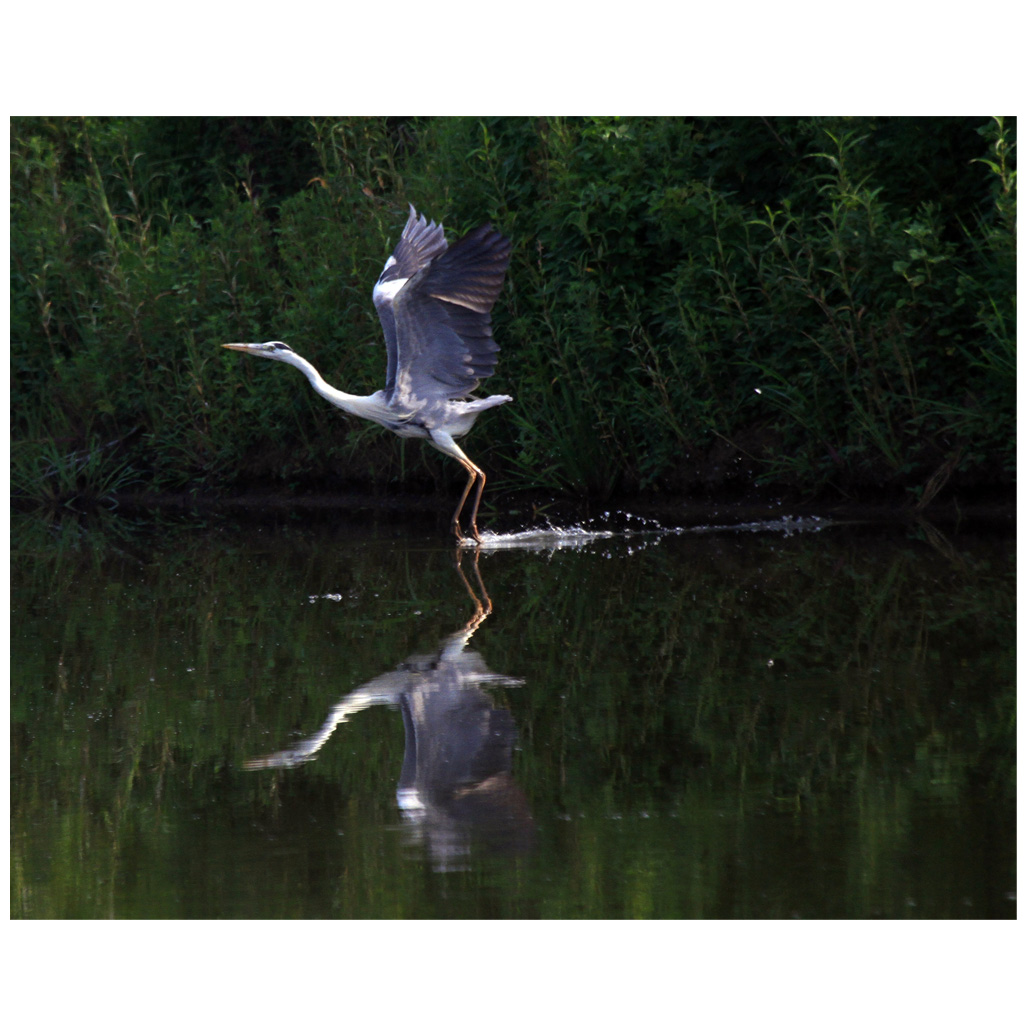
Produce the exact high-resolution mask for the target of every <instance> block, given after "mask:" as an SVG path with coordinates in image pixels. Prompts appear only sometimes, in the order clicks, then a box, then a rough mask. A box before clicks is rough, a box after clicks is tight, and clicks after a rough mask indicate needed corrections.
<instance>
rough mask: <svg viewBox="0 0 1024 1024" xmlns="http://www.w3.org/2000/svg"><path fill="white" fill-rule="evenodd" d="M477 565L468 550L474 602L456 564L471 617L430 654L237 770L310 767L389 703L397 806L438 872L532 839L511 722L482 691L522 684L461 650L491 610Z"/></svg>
mask: <svg viewBox="0 0 1024 1024" xmlns="http://www.w3.org/2000/svg"><path fill="white" fill-rule="evenodd" d="M478 560H479V552H478V551H477V552H474V558H473V573H474V576H475V579H476V583H477V587H478V588H479V595H478V594H477V592H476V591H474V589H473V587H472V586H471V585H470V583H469V581H468V580H467V579H466V575H465V573H464V572H463V571H462V566H461V558H460V557H459V556H457V557H456V569H457V571H458V574H459V577H460V579H461V580H462V582H463V584H464V585H465V587H466V590H467V592H468V593H469V596H470V599H471V600H472V602H473V605H474V613H473V616H472V617H471V618H470V620H469V621H468V622H467V623H466V625H465V626H464V627H463V628H462V629H460V630H458V632H455V633H452V634H451V636H449V637H447V638H446V639H445V640H444V641H443V642H442V643H441V644H440V645H439V648H438V651H437V653H436V654H433V655H427V656H416V657H411V658H407V659H406V660H405V661H403V662H402V663H401V664H400V665H399V666H398V667H397V668H396V669H395V670H394V671H393V672H385V673H384V674H383V675H380V676H377V677H376V678H375V679H372V680H370V682H368V683H366V684H365V685H363V686H360V687H359V688H358V689H356V690H353V691H352V692H351V693H350V694H348V696H346V697H345V698H344V699H342V700H341V701H339V702H338V703H337V704H335V706H334V707H333V708H332V709H331V712H330V714H329V715H328V716H327V719H326V721H325V722H324V724H323V725H322V726H321V727H320V728H319V729H318V730H317V731H316V732H315V733H314V734H313V735H312V736H310V737H308V738H307V739H305V740H302V741H300V742H299V743H296V744H294V745H293V746H291V747H289V748H288V749H286V750H281V751H278V752H277V753H274V754H269V755H266V756H264V757H255V758H251V759H250V760H248V761H246V762H245V767H246V768H248V769H261V768H293V767H295V766H296V765H300V764H303V763H304V762H306V761H310V760H312V759H313V758H314V757H315V756H316V754H317V752H318V751H319V750H320V748H321V747H322V746H323V745H324V744H325V743H326V742H327V740H328V739H329V738H330V736H331V734H332V733H333V732H334V730H335V729H337V727H338V726H339V725H341V724H342V723H343V722H344V721H346V720H347V719H348V718H350V717H351V716H352V715H353V714H355V713H356V712H357V711H362V710H363V709H364V708H368V707H371V706H373V705H375V704H385V705H390V706H395V705H397V706H398V707H399V708H400V709H401V712H402V722H403V724H404V726H405V758H404V760H403V762H402V771H401V774H400V776H399V780H398V793H397V798H398V806H399V808H400V809H401V812H402V816H403V818H404V819H405V821H406V823H407V824H408V826H409V828H410V833H411V838H412V839H413V840H415V841H416V842H420V843H422V844H423V845H424V846H425V847H426V849H427V851H428V853H429V855H430V858H431V861H432V863H433V865H434V867H435V868H436V869H439V870H452V869H457V868H459V867H462V866H464V862H465V859H466V856H467V854H468V852H469V849H470V845H471V842H472V840H473V839H474V838H479V839H480V840H481V841H482V842H483V843H484V844H485V846H487V847H489V848H491V849H497V850H501V851H503V852H521V851H524V850H526V849H527V848H528V847H529V845H530V843H531V841H532V838H533V820H532V817H531V815H530V810H529V807H528V805H527V802H526V797H525V796H524V794H523V792H522V791H521V790H520V789H519V787H518V786H517V785H516V783H515V781H514V779H513V778H512V748H513V745H514V743H515V740H516V735H517V733H516V728H515V722H514V721H513V719H512V715H511V713H510V712H509V711H508V710H507V709H506V708H499V707H495V704H494V701H493V700H492V699H491V697H490V696H489V695H488V694H487V692H486V691H485V690H484V689H483V687H484V686H519V685H521V684H522V683H523V680H522V679H515V678H512V677H511V676H506V675H501V674H500V673H496V672H492V671H491V670H490V669H489V668H488V667H487V665H486V663H485V662H484V660H483V658H482V657H481V655H480V654H478V653H477V652H476V651H472V650H468V649H467V644H468V643H469V640H470V638H471V637H472V636H473V634H474V633H475V632H476V630H477V629H478V628H479V626H480V625H481V623H482V622H483V621H484V620H485V619H486V618H487V617H488V616H489V615H490V614H491V611H492V605H491V600H490V597H489V596H488V594H487V590H486V588H485V587H484V584H483V580H482V578H481V576H480V569H479V565H478Z"/></svg>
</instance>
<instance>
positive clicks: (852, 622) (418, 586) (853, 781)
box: [11, 519, 1016, 917]
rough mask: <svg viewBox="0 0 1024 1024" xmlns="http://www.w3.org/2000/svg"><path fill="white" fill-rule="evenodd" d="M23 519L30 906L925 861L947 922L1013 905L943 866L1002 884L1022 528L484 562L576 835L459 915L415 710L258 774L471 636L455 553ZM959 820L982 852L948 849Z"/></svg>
mask: <svg viewBox="0 0 1024 1024" xmlns="http://www.w3.org/2000/svg"><path fill="white" fill-rule="evenodd" d="M17 525H18V529H17V530H16V535H15V542H16V550H15V552H14V557H13V563H12V598H13V602H12V606H13V609H14V610H13V612H12V673H13V680H12V693H11V716H12V773H13V778H12V885H13V889H12V893H13V894H14V896H13V897H12V900H13V901H12V914H14V915H15V916H19V915H22V916H79V915H84V916H96V915H102V914H107V913H109V914H112V915H115V916H137V915H140V914H149V915H152V916H215V915H218V914H220V915H224V916H244V915H246V914H250V915H257V916H258V915H265V914H267V913H268V912H277V905H276V904H270V905H272V906H274V907H275V910H274V911H268V909H267V907H268V903H267V902H266V901H267V900H268V899H272V898H273V894H277V895H278V897H279V898H280V900H281V904H280V906H281V908H283V907H285V906H287V911H285V910H283V909H282V910H281V912H287V913H289V914H297V915H304V916H322V915H328V916H330V915H340V916H357V917H358V916H380V917H392V916H406V917H414V916H437V915H442V914H445V913H454V914H456V915H459V914H462V915H466V916H478V915H483V914H495V915H497V916H537V915H540V916H612V917H617V916H695V915H721V916H738V915H751V916H772V915H779V914H785V913H789V912H791V911H792V909H793V908H794V907H796V908H797V909H801V908H803V909H804V912H812V913H818V914H834V915H849V916H856V915H860V914H866V913H881V914H884V915H886V916H899V915H903V914H907V913H908V912H909V911H908V910H907V908H906V907H905V906H904V905H903V904H902V903H901V902H898V900H899V898H900V897H899V893H900V892H902V890H900V889H899V887H898V886H897V884H896V881H895V879H896V878H898V877H902V875H900V870H898V869H903V870H905V869H906V864H905V862H906V860H907V859H908V858H916V860H915V864H914V875H915V878H916V879H918V880H927V879H931V880H932V882H933V883H934V884H933V885H932V886H931V889H930V890H929V888H928V885H927V884H925V883H924V882H923V881H922V882H920V885H919V888H920V889H924V890H926V891H931V892H932V894H933V895H932V897H931V899H932V901H933V902H931V903H926V904H924V905H922V906H921V908H920V909H919V911H918V912H919V913H920V914H922V915H924V916H928V915H929V914H931V915H933V916H944V915H957V914H960V915H963V916H1003V915H1005V914H1006V913H1007V910H1006V908H1005V906H1004V907H1001V908H1000V907H999V906H992V905H988V906H981V905H977V901H976V902H975V903H974V904H972V905H971V906H970V907H968V906H959V905H947V904H946V903H944V902H943V900H944V899H945V896H944V895H943V890H942V885H941V883H942V880H943V879H946V878H947V877H948V875H949V873H950V872H954V871H956V870H957V869H958V864H960V863H961V862H963V864H964V865H965V866H964V873H965V877H974V874H973V871H974V869H970V868H969V867H968V866H967V862H968V858H969V856H972V855H974V854H975V853H976V844H977V843H979V842H985V843H987V846H988V849H989V851H990V854H989V855H990V856H991V857H993V858H994V860H995V864H994V867H992V871H993V872H994V873H995V876H996V877H1001V876H1002V875H1003V874H1005V873H1006V871H1007V870H1008V869H1007V867H1006V864H1004V863H1003V861H1002V860H1001V859H1000V857H1003V858H1009V860H1007V863H1010V862H1011V861H1012V853H1011V852H1010V851H1011V850H1012V833H1013V829H1012V814H1013V794H1014V784H1015V783H1014V774H1015V734H1014V730H1015V712H1016V704H1015V692H1014V644H1013V639H1012V638H1013V634H1012V632H1011V630H1012V628H1013V626H1012V623H1013V614H1014V590H1013V581H1012V569H1013V565H1012V560H1013V559H1012V543H1011V542H1009V541H1007V542H1005V543H998V542H997V543H982V542H971V541H969V540H966V541H963V542H956V543H955V544H951V545H949V547H948V549H946V550H945V552H942V553H940V552H938V551H937V550H936V549H935V547H933V546H932V545H929V544H928V543H926V542H925V541H926V538H925V537H920V538H911V539H909V540H908V539H907V538H891V537H884V536H879V535H877V534H863V535H858V534H856V533H839V532H835V533H832V534H823V535H817V536H813V537H793V538H782V537H779V536H765V537H757V536H743V537H739V536H728V535H725V536H722V535H717V536H702V537H690V538H684V537H679V538H666V539H665V540H664V541H663V542H662V543H661V544H660V545H655V546H652V547H649V548H648V549H647V550H645V551H642V552H639V553H637V554H634V555H631V556H626V555H624V548H623V547H622V546H621V544H620V543H619V542H615V541H612V542H609V543H607V544H605V545H604V546H602V547H597V546H595V547H593V548H591V549H588V550H586V551H580V552H571V553H558V554H556V555H554V556H553V557H552V558H548V557H547V556H544V555H538V554H536V553H518V552H500V553H497V554H495V555H492V556H485V557H484V558H482V559H481V571H482V573H483V576H484V579H485V581H486V584H487V587H488V589H489V591H490V593H491V597H492V598H493V599H494V602H495V606H496V610H495V613H494V615H493V616H492V619H491V620H489V621H488V623H487V624H486V626H485V627H484V628H483V629H481V631H480V633H479V635H478V636H477V637H475V638H474V640H473V646H474V647H475V648H477V649H479V650H480V651H481V653H482V654H484V656H485V657H486V660H487V662H488V664H490V665H491V666H492V667H493V668H494V669H495V670H498V671H501V672H506V673H509V674H513V675H516V676H521V677H523V678H525V679H526V681H527V685H526V686H525V687H523V688H522V689H520V690H516V691H514V692H512V691H508V692H495V693H494V694H493V696H494V699H495V701H496V702H497V703H498V704H500V705H503V706H508V707H509V708H510V709H511V710H512V713H513V715H514V717H515V720H516V725H517V728H518V730H519V733H520V736H521V741H520V742H521V748H522V749H521V751H519V753H518V754H517V762H516V769H515V774H516V777H517V779H518V781H519V783H520V784H521V785H522V786H523V788H524V789H525V790H526V792H527V794H528V796H529V800H530V804H531V806H532V808H533V811H534V814H535V816H536V817H537V820H538V821H546V822H548V825H549V827H548V828H547V830H544V829H542V830H541V846H542V848H541V849H540V850H539V851H538V853H537V855H536V857H535V858H534V862H535V864H536V872H537V875H536V877H532V878H531V879H524V877H523V876H522V875H515V876H511V875H510V876H509V877H508V878H507V879H506V880H505V883H504V884H503V885H501V886H492V887H490V888H489V889H487V890H486V892H485V891H478V890H477V889H474V888H472V887H471V885H472V883H471V882H470V881H469V880H460V881H458V882H456V881H450V883H449V884H450V886H452V887H453V888H452V889H450V890H449V891H448V893H447V896H446V898H445V901H444V902H439V898H438V897H437V894H436V893H432V892H431V891H430V890H429V886H427V883H425V882H424V881H423V878H422V876H421V874H420V872H419V871H418V870H416V868H415V866H412V865H408V864H406V863H405V861H403V859H402V857H401V855H400V854H399V852H398V851H397V843H398V840H397V838H396V837H395V835H394V834H393V833H392V832H391V831H389V829H388V826H389V825H391V824H392V823H393V821H394V814H395V811H394V784H395V780H396V778H397V774H398V768H399V766H400V764H401V758H402V747H403V744H402V730H401V724H400V722H399V721H398V718H397V716H394V715H390V714H387V713H380V714H376V713H368V714H366V715H362V716H360V717H359V721H358V728H356V726H355V724H353V725H351V726H348V727H346V732H345V735H344V738H343V739H340V738H339V739H337V741H336V742H332V743H331V744H328V745H327V746H326V747H325V748H324V750H323V751H322V754H321V756H320V757H319V759H318V760H317V761H316V762H313V763H311V764H309V765H307V766H304V767H303V769H302V770H301V771H296V772H292V773H287V774H285V775H279V774H274V773H268V774H266V775H261V776H253V775H248V774H243V773H241V772H239V771H238V770H237V769H238V766H239V765H240V764H241V762H242V761H243V760H244V759H245V757H247V756H251V755H253V754H254V753H259V752H261V751H263V750H266V749H268V748H269V747H272V746H274V745H275V744H276V743H278V742H279V741H288V740H289V739H290V738H292V737H293V736H294V735H296V734H298V733H301V732H302V731H303V730H308V729H309V728H310V726H314V725H316V724H317V723H318V722H319V720H320V718H321V716H322V714H323V713H324V711H325V710H326V709H327V708H328V707H329V706H330V705H331V704H333V703H334V701H336V700H337V699H338V697H339V696H340V695H342V694H344V693H346V692H348V691H350V690H351V689H353V688H354V687H356V686H358V685H360V684H362V683H364V682H365V681H366V680H367V679H370V678H372V677H373V676H374V675H377V674H379V673H380V672H381V671H384V670H387V669H388V668H390V667H393V666H394V665H395V664H396V663H397V662H399V661H401V660H402V659H404V658H406V657H408V656H409V655H411V654H412V653H414V652H420V651H428V650H430V649H431V648H432V647H433V646H434V645H435V644H436V642H437V641H438V639H439V638H440V637H442V636H444V635H446V634H447V633H449V632H451V630H452V629H454V628H457V627H458V625H459V624H460V617H464V616H466V615H468V613H469V611H470V609H469V608H468V606H467V603H466V598H465V594H464V592H463V591H462V589H461V585H460V584H459V582H458V580H457V578H456V576H455V574H454V572H453V570H452V565H451V553H450V551H449V550H447V549H446V548H444V547H439V546H437V545H436V544H435V543H434V542H433V541H431V542H430V543H424V544H422V545H418V544H416V543H415V542H414V543H404V542H403V543H395V542H394V541H393V539H392V538H391V537H390V536H387V537H384V538H383V539H380V538H379V537H377V536H374V534H373V532H372V531H364V532H362V533H359V532H352V531H344V530H340V529H339V530H337V531H334V532H332V531H330V530H304V529H300V528H297V527H278V528H275V527H270V526H266V525H265V524H248V525H247V524H241V525H238V524H236V525H234V526H231V527H225V528H223V529H219V530H214V529H212V528H211V527H210V526H209V525H208V524H199V523H194V522H188V521H185V522H182V523H174V522H166V523H163V524H161V526H160V528H159V529H158V530H156V531H153V530H151V529H148V528H147V529H132V528H130V527H129V526H128V525H127V524H126V523H124V521H122V520H116V519H112V520H111V521H110V526H112V527H113V528H112V529H108V530H107V531H99V530H95V529H91V530H83V529H81V528H79V527H78V526H77V525H75V524H74V523H73V522H72V521H70V520H65V521H63V522H62V523H61V524H60V525H59V526H55V527H48V526H47V525H46V524H45V523H42V522H40V521H38V520H37V521H34V522H32V523H30V524H24V523H22V524H17ZM44 533H45V542H44V541H43V540H42V539H41V538H42V535H44ZM620 556H621V557H620ZM325 594H330V595H332V599H331V600H324V599H321V595H325ZM311 597H317V600H315V601H311V600H310V598H311ZM268 745H269V746H268ZM992 806H996V807H1006V808H1007V809H1008V810H1007V811H1006V817H1007V824H1006V827H1005V830H1002V826H998V815H993V814H992V813H991V811H990V810H988V809H987V808H991V807H992ZM780 816H781V818H782V819H784V820H785V822H786V826H785V827H784V828H780ZM951 817H952V819H953V820H954V821H955V822H956V824H957V832H958V833H962V836H963V838H962V840H961V841H960V844H959V845H958V844H957V843H955V842H954V843H949V842H946V841H945V840H944V841H943V842H937V841H936V842H928V841H927V837H928V836H929V835H932V834H933V833H934V834H935V835H939V834H940V832H939V831H936V830H937V829H938V830H941V829H948V828H949V821H950V818H951ZM993 821H995V822H997V825H993ZM314 823H315V824H314ZM254 830H255V831H256V833H257V836H256V838H257V839H258V842H256V843H255V845H254ZM993 830H994V833H993ZM339 832H340V833H343V834H344V841H343V842H342V841H341V840H339V837H338V833H339ZM1004 832H1005V834H1004ZM941 834H942V836H944V837H945V836H946V832H941ZM640 836H644V837H646V839H647V840H649V841H645V842H638V837H640ZM783 840H784V841H783ZM254 849H259V850H263V851H264V852H265V851H266V850H267V849H272V850H275V851H278V852H279V853H280V854H281V855H282V856H281V857H279V858H278V859H277V860H275V859H273V858H270V859H267V858H266V857H264V856H262V855H256V854H254V852H253V851H254ZM1000 849H1001V850H1002V851H1004V852H1003V854H999V853H998V852H992V851H998V850H1000ZM755 851H760V852H759V853H757V854H756V856H755ZM760 861H763V865H762V866H761V867H760V869H759V862H760ZM784 861H787V862H789V863H790V864H791V870H792V871H793V872H794V874H799V875H801V876H802V877H803V881H802V882H801V884H800V885H799V886H796V888H793V886H794V885H795V883H794V882H793V881H792V878H789V881H788V883H787V884H788V886H789V887H787V884H783V883H782V882H781V881H780V876H779V875H778V874H777V869H778V865H779V863H780V862H784ZM240 863H244V865H245V870H244V871H242V870H240V869H239V864H240ZM551 864H558V865H559V869H558V871H557V872H555V873H554V875H553V876H552V877H553V879H554V880H553V881H552V880H549V881H547V882H545V883H543V884H541V883H540V882H539V881H538V880H539V878H540V876H541V874H542V873H545V871H546V874H547V875H551V872H550V866H551ZM42 865H49V866H48V867H45V868H44V867H43V866H42ZM141 865H149V866H150V870H152V867H153V866H154V865H155V866H157V867H158V868H159V870H158V871H157V873H156V875H152V874H151V873H147V871H145V870H143V869H142V867H141ZM769 866H771V867H772V870H771V871H770V870H769ZM1009 870H1011V876H1010V877H1011V878H1012V869H1009ZM668 877H671V878H673V879H674V881H673V882H672V884H671V885H669V884H667V878H668ZM786 877H787V878H788V877H789V876H786ZM994 884H995V883H994ZM1007 884H1008V885H1009V884H1010V882H1009V881H1008V882H1007ZM425 886H426V887H425ZM485 888H486V887H485ZM812 895H813V897H814V899H813V901H812V900H811V896H812ZM958 895H959V894H958V893H955V892H954V893H951V894H950V895H949V899H950V900H955V898H957V897H958ZM809 901H810V902H809ZM808 907H810V908H811V909H807V908H808Z"/></svg>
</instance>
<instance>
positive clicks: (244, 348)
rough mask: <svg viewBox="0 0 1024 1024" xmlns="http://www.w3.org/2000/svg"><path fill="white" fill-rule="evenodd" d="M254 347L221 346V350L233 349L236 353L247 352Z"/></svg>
mask: <svg viewBox="0 0 1024 1024" xmlns="http://www.w3.org/2000/svg"><path fill="white" fill-rule="evenodd" d="M255 347H256V346H255V345H237V344H232V345H221V348H233V349H234V350H235V351H236V352H248V351H249V349H251V348H255Z"/></svg>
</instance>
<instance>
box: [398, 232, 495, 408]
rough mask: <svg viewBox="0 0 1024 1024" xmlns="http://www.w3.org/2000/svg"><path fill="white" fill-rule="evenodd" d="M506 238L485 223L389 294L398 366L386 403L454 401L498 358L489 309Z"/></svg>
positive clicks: (490, 371) (491, 369) (489, 372)
mask: <svg viewBox="0 0 1024 1024" xmlns="http://www.w3.org/2000/svg"><path fill="white" fill-rule="evenodd" d="M511 251H512V243H511V242H510V241H509V240H508V239H507V238H505V237H504V235H502V234H500V233H499V232H498V231H495V230H494V228H492V227H491V226H490V225H489V224H485V225H483V226H482V227H479V228H476V229H475V230H474V231H471V232H470V233H469V234H468V235H466V236H465V237H464V238H461V239H459V241H458V242H456V243H455V244H454V245H453V246H451V248H449V249H448V250H447V251H446V252H444V253H443V254H442V255H440V256H438V257H436V258H435V259H434V260H433V262H432V263H430V264H429V265H428V266H426V267H425V268H424V269H423V270H420V271H419V272H418V273H417V274H416V275H415V276H414V277H413V278H411V279H410V280H409V283H408V284H407V285H406V286H405V287H404V288H402V289H401V290H400V291H399V292H398V293H397V294H396V295H395V298H394V304H393V312H394V317H395V333H396V341H397V356H398V366H397V370H396V374H395V385H394V390H393V392H391V393H390V394H389V398H390V400H391V401H392V402H393V403H396V404H399V405H402V406H406V407H407V406H409V405H414V404H417V403H418V402H420V401H423V400H427V401H431V400H437V399H449V398H461V397H463V396H465V395H468V394H469V393H470V392H471V391H472V390H473V388H475V387H476V386H477V384H478V383H479V381H480V380H481V379H482V378H484V377H490V376H491V375H492V374H493V373H494V367H495V366H496V365H497V362H498V351H499V349H498V345H497V344H496V343H495V341H494V338H493V337H492V336H491V309H492V308H493V306H494V303H495V302H496V301H497V298H498V294H499V292H500V291H501V286H502V284H503V283H504V281H505V271H506V269H507V267H508V261H509V254H510V253H511Z"/></svg>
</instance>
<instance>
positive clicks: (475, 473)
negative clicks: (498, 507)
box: [452, 459, 487, 544]
mask: <svg viewBox="0 0 1024 1024" xmlns="http://www.w3.org/2000/svg"><path fill="white" fill-rule="evenodd" d="M459 462H460V463H461V464H462V468H463V469H465V471H466V472H467V473H468V474H469V479H468V480H467V481H466V486H465V488H464V489H463V491H462V497H461V498H460V499H459V504H458V505H457V506H456V508H455V515H453V516H452V532H453V533H454V534H455V536H456V538H457V539H458V540H462V528H461V527H460V526H459V516H461V515H462V509H463V508H464V507H465V504H466V498H468V497H469V492H470V489H471V488H472V486H473V484H475V483H476V482H477V480H479V481H480V486H479V488H478V489H477V492H476V501H475V502H474V503H473V515H472V517H471V518H470V521H469V522H470V530H471V532H472V534H473V540H475V541H476V542H477V544H479V543H480V531H479V529H477V525H476V513H477V509H479V507H480V492H481V491H482V490H483V484H484V482H485V481H486V479H487V478H486V477H485V476H484V471H483V470H482V469H481V468H480V467H479V466H477V465H474V464H473V463H472V462H470V461H469V459H466V460H465V461H463V460H462V459H459Z"/></svg>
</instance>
